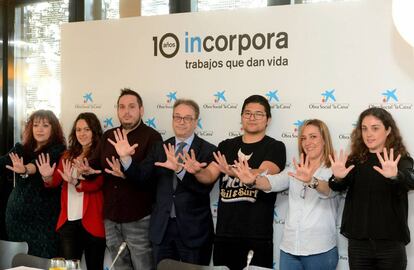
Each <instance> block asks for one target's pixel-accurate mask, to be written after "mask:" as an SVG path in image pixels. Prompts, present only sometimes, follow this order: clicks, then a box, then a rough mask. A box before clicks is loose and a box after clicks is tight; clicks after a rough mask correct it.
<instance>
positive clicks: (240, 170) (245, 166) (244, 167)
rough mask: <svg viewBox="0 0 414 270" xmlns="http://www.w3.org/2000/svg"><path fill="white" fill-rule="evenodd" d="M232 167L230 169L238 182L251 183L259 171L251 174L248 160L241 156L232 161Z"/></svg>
mask: <svg viewBox="0 0 414 270" xmlns="http://www.w3.org/2000/svg"><path fill="white" fill-rule="evenodd" d="M234 165H235V166H234V167H232V168H231V169H232V171H233V172H234V174H235V175H236V176H237V178H239V180H240V182H242V183H243V184H247V185H249V184H253V182H254V180H255V179H256V177H257V175H258V174H259V173H256V174H253V173H252V172H251V170H250V167H249V162H248V161H247V160H246V159H245V158H243V159H241V158H239V161H237V160H235V161H234Z"/></svg>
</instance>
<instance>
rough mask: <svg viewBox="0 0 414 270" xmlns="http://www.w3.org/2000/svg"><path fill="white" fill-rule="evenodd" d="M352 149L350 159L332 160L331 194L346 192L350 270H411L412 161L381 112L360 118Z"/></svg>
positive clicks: (344, 225)
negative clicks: (409, 215) (410, 203)
mask: <svg viewBox="0 0 414 270" xmlns="http://www.w3.org/2000/svg"><path fill="white" fill-rule="evenodd" d="M351 143H352V146H351V154H350V156H349V159H348V156H347V155H346V154H344V153H343V151H341V152H340V154H339V156H335V157H333V158H331V163H332V172H333V176H332V177H331V179H330V181H329V187H330V188H331V189H332V190H335V191H345V190H347V195H346V199H345V207H344V212H343V216H342V226H341V233H342V234H343V235H344V236H345V237H347V238H348V256H349V266H350V269H364V270H367V269H393V270H398V269H406V267H407V255H406V251H405V245H406V244H408V243H409V242H410V232H409V228H408V224H407V217H408V198H407V193H408V191H409V190H410V189H414V172H413V159H412V158H411V157H410V156H409V153H408V152H407V150H406V148H405V146H404V143H403V140H402V138H401V135H400V131H399V129H398V127H397V125H396V123H395V121H394V119H393V117H392V116H391V114H390V113H389V112H387V111H386V110H384V109H382V108H369V109H367V110H365V111H363V112H362V113H361V115H360V116H359V119H358V123H357V126H356V128H355V129H354V131H353V132H352V135H351Z"/></svg>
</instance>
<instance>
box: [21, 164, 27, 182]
mask: <svg viewBox="0 0 414 270" xmlns="http://www.w3.org/2000/svg"><path fill="white" fill-rule="evenodd" d="M20 177H21V178H23V179H26V178H27V177H29V174H28V171H27V167H26V166H24V173H21V174H20Z"/></svg>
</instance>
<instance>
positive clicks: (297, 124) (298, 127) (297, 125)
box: [293, 120, 305, 131]
mask: <svg viewBox="0 0 414 270" xmlns="http://www.w3.org/2000/svg"><path fill="white" fill-rule="evenodd" d="M303 123H305V121H301V120H297V121H296V122H295V123H293V125H294V126H295V131H298V130H299V129H300V127H301V126H302V125H303Z"/></svg>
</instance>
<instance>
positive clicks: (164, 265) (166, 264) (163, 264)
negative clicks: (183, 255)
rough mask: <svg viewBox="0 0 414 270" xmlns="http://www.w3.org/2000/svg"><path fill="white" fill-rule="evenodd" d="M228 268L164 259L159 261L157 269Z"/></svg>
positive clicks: (208, 269)
mask: <svg viewBox="0 0 414 270" xmlns="http://www.w3.org/2000/svg"><path fill="white" fill-rule="evenodd" d="M220 269H221V270H228V269H229V268H228V267H226V266H206V265H198V264H192V263H185V262H180V261H176V260H172V259H164V260H162V261H160V262H159V263H158V266H157V270H220Z"/></svg>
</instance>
